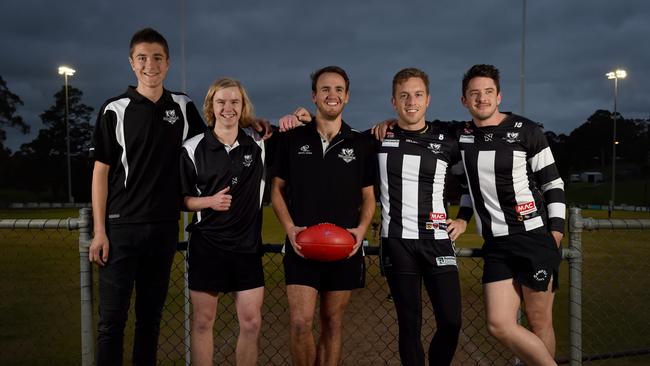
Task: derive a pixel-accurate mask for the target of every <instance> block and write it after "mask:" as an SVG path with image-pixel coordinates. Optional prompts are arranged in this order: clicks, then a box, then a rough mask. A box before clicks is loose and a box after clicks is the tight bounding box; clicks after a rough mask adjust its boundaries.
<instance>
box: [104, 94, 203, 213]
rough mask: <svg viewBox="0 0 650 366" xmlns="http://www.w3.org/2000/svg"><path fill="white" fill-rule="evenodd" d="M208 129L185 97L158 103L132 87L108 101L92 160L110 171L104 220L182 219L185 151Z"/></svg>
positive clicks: (163, 98)
mask: <svg viewBox="0 0 650 366" xmlns="http://www.w3.org/2000/svg"><path fill="white" fill-rule="evenodd" d="M204 130H205V124H204V123H203V120H202V119H201V116H200V115H199V112H198V111H197V110H196V107H195V106H194V103H193V102H192V101H191V100H190V98H188V97H187V96H186V95H185V94H181V93H174V92H170V91H168V90H164V91H163V94H162V96H161V97H160V99H158V101H157V102H156V103H154V102H152V101H150V100H149V99H147V98H145V97H144V96H142V95H141V94H139V93H138V92H137V91H136V90H135V88H134V87H129V88H128V89H127V91H126V92H125V93H123V94H122V95H120V96H117V97H115V98H111V99H109V100H108V101H106V103H104V105H103V106H102V108H101V109H100V111H99V116H98V117H97V123H96V125H95V134H94V137H93V149H94V152H93V153H94V159H95V160H97V161H100V162H102V163H104V164H107V165H109V166H110V170H109V173H108V174H109V175H108V197H107V202H106V221H107V222H109V223H113V224H125V223H129V224H133V223H142V222H157V221H176V220H178V218H179V213H180V208H181V207H180V202H181V199H180V194H179V193H180V189H179V179H178V178H179V176H178V162H179V159H180V154H181V146H182V145H183V141H185V140H186V139H187V138H189V137H192V136H195V135H197V134H200V133H201V132H203V131H204Z"/></svg>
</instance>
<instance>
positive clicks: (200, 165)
mask: <svg viewBox="0 0 650 366" xmlns="http://www.w3.org/2000/svg"><path fill="white" fill-rule="evenodd" d="M265 158H266V149H265V145H264V141H263V140H262V138H261V137H260V136H259V134H258V133H257V132H255V131H253V129H252V128H245V129H242V128H240V129H239V131H238V134H237V139H236V143H235V144H233V145H232V146H226V145H224V144H223V143H221V142H220V141H219V140H218V139H217V137H216V136H215V135H214V133H213V132H212V130H208V131H206V132H205V133H203V134H201V135H198V136H195V137H193V138H191V139H189V140H187V141H186V142H185V144H183V150H182V154H181V162H180V171H181V189H182V195H183V196H184V197H208V196H212V195H214V194H216V193H217V192H219V191H221V190H223V189H224V188H227V187H230V190H229V191H228V194H230V195H232V201H231V205H230V209H229V210H227V211H215V210H213V209H211V208H205V209H203V210H201V211H198V212H196V213H195V214H194V217H193V218H192V222H191V224H190V225H188V227H187V231H189V232H194V231H200V232H201V236H202V237H203V238H205V239H206V242H208V243H210V244H211V245H213V246H215V247H217V248H220V249H222V250H228V251H233V252H238V253H255V252H258V251H259V250H260V249H261V247H260V245H261V244H262V242H261V231H262V209H261V206H262V194H263V193H264V185H265V180H264V171H265Z"/></svg>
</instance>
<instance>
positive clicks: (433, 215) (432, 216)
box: [429, 212, 447, 221]
mask: <svg viewBox="0 0 650 366" xmlns="http://www.w3.org/2000/svg"><path fill="white" fill-rule="evenodd" d="M446 218H447V214H446V213H444V212H442V213H440V212H429V220H431V221H440V220H445V219H446Z"/></svg>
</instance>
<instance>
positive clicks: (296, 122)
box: [278, 107, 312, 132]
mask: <svg viewBox="0 0 650 366" xmlns="http://www.w3.org/2000/svg"><path fill="white" fill-rule="evenodd" d="M311 121H312V116H311V113H309V111H308V110H307V109H306V108H304V107H298V109H296V110H295V111H294V112H293V113H292V114H287V115H286V116H284V117H282V118H280V121H279V122H278V125H279V126H280V132H287V131H289V130H292V129H294V128H296V127H300V126H304V124H305V123H309V122H311Z"/></svg>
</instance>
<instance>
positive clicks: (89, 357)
mask: <svg viewBox="0 0 650 366" xmlns="http://www.w3.org/2000/svg"><path fill="white" fill-rule="evenodd" d="M91 225H92V220H91V210H90V209H89V208H82V209H81V210H79V274H80V288H81V365H82V366H92V365H93V363H94V361H95V352H94V349H93V348H94V347H93V345H94V341H95V337H94V332H93V268H92V264H91V263H90V261H89V260H88V249H89V247H90V232H91Z"/></svg>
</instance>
